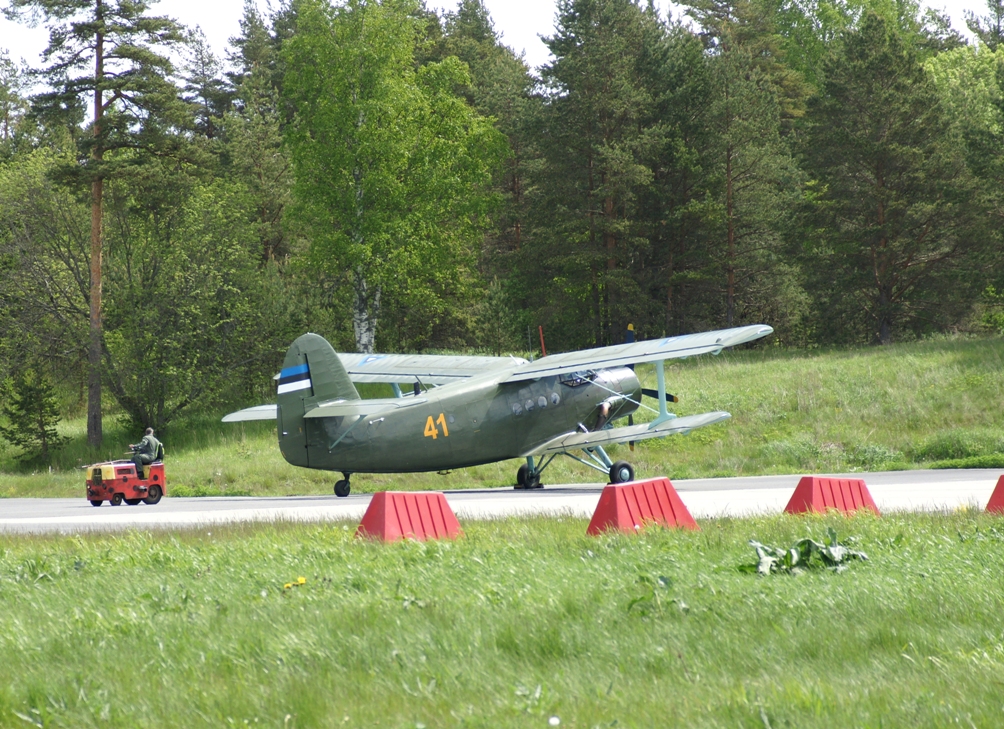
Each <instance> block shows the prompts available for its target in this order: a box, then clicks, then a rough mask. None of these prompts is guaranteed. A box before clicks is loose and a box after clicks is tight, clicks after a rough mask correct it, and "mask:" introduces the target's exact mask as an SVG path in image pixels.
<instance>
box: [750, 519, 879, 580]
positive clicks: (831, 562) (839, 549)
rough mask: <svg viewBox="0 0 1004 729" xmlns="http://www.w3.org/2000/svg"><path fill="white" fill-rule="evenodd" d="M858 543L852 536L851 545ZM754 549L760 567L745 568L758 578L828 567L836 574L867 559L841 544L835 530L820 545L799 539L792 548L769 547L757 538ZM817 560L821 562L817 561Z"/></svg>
mask: <svg viewBox="0 0 1004 729" xmlns="http://www.w3.org/2000/svg"><path fill="white" fill-rule="evenodd" d="M854 541H856V540H855V539H854V537H850V538H849V539H848V540H847V543H853V542H854ZM749 544H750V546H751V547H753V549H755V550H756V556H757V560H758V561H757V564H756V565H749V566H744V567H743V569H744V571H750V572H752V571H754V570H755V571H756V573H757V574H758V575H771V574H788V575H799V574H802V573H803V572H805V571H806V570H810V569H812V568H814V567H824V568H826V569H829V570H833V571H834V572H843V571H844V570H845V569H847V565H848V563H849V562H850V561H851V560H854V559H860V560H867V559H868V555H866V554H865V553H864V552H861V551H858V550H855V549H851V548H849V547H848V546H847V544H846V543H845V544H841V543H840V542H838V541H837V532H836V530H835V529H834V528H833V527H829V528H828V529H827V530H826V541H825V542H817V541H816V540H814V539H810V538H809V537H805V538H804V539H799V540H798V541H797V542H795V543H794V544H793V545H792V546H791V547H789V548H787V549H785V548H781V547H768V546H767V545H765V544H761V543H760V542H758V541H756V540H755V539H751V540H750V543H749ZM813 557H817V558H818V559H815V560H814V559H813Z"/></svg>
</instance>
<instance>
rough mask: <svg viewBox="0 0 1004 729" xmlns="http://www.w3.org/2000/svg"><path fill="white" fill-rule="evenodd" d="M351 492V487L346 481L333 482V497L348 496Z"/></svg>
mask: <svg viewBox="0 0 1004 729" xmlns="http://www.w3.org/2000/svg"><path fill="white" fill-rule="evenodd" d="M351 490H352V487H351V486H350V485H349V482H348V480H347V479H339V480H338V481H335V496H341V497H345V496H348V495H349V492H350V491H351Z"/></svg>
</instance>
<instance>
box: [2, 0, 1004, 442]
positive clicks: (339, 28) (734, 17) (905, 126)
mask: <svg viewBox="0 0 1004 729" xmlns="http://www.w3.org/2000/svg"><path fill="white" fill-rule="evenodd" d="M686 7H687V16H688V18H689V20H690V21H692V22H688V23H681V22H679V19H676V20H673V19H667V18H665V17H660V15H659V14H658V13H657V12H656V11H655V10H654V9H653V8H652V7H651V6H649V5H646V4H644V3H641V2H636V1H634V0H562V1H561V2H559V3H558V13H557V19H556V24H555V33H554V35H553V36H551V37H549V38H547V39H545V43H546V45H547V46H548V48H549V49H550V51H551V54H552V56H553V60H552V61H551V62H550V63H549V64H547V65H545V66H543V67H542V68H541V69H540V71H539V73H538V74H535V73H534V72H532V70H531V69H529V68H528V67H527V65H526V64H525V62H524V60H523V59H522V58H521V57H520V56H517V55H515V54H514V53H513V52H512V50H511V49H509V48H507V47H506V46H505V45H503V44H502V43H501V42H500V39H499V37H498V35H497V33H496V32H495V30H494V28H493V25H492V21H491V18H490V17H489V14H488V13H487V11H486V9H485V8H484V6H483V4H482V3H481V2H480V1H479V0H464V1H463V2H461V3H460V5H459V6H458V9H457V10H456V12H448V13H444V14H439V13H437V12H434V11H431V10H429V9H427V8H426V7H425V6H424V5H423V4H422V2H421V1H420V0H384V1H383V2H376V1H375V0H348V1H346V2H339V3H331V2H328V1H327V0H286V1H284V2H282V3H280V4H279V5H278V6H277V7H276V8H275V9H274V11H272V12H271V14H270V15H267V16H263V15H261V14H259V12H258V10H257V9H256V7H255V5H254V4H253V3H248V4H247V5H246V7H245V11H244V16H243V19H242V21H241V26H240V27H241V32H240V34H239V35H238V36H237V37H235V38H233V39H232V41H231V47H230V50H229V51H228V53H227V57H226V58H225V59H222V60H221V59H218V58H216V57H214V55H213V54H212V52H211V50H210V48H209V46H208V44H207V43H206V41H205V38H204V37H202V36H201V35H200V33H199V32H198V31H197V30H194V31H193V30H190V29H186V28H183V27H180V26H179V25H177V24H176V23H174V22H173V21H170V20H168V19H166V18H164V17H161V16H158V15H157V14H155V13H154V12H153V11H152V10H151V9H150V8H149V7H148V4H147V3H142V2H124V1H118V0H8V1H7V3H6V5H5V6H4V11H5V12H6V13H7V15H8V16H9V17H12V18H16V19H19V20H20V21H22V22H26V23H31V22H34V23H42V24H44V25H46V27H49V28H50V45H49V48H48V49H47V51H46V54H45V58H44V62H43V64H42V65H40V66H39V67H32V68H27V67H21V66H19V65H17V64H15V63H13V62H12V61H11V60H10V59H9V57H7V56H3V57H0V380H2V381H3V382H4V387H3V392H4V395H3V397H4V400H3V411H4V413H5V415H6V419H5V423H6V425H5V426H4V427H6V430H5V431H4V432H3V433H0V435H5V434H13V431H12V427H13V422H14V420H16V417H17V416H18V414H19V413H21V411H23V410H24V409H25V408H28V409H29V410H30V408H31V405H32V403H38V404H39V405H38V407H37V410H38V413H36V414H35V417H36V420H35V421H34V422H35V423H36V426H35V430H36V432H38V431H39V428H41V432H42V434H43V435H42V442H41V445H39V443H38V442H34V443H33V444H32V445H31V447H30V448H28V447H26V450H25V452H26V453H28V452H29V451H32V453H33V457H36V458H38V457H40V458H42V460H44V458H45V457H46V450H47V448H48V447H49V446H51V447H52V448H55V447H57V446H58V445H59V437H58V435H57V434H56V432H55V429H54V428H53V429H52V430H51V436H52V437H53V438H55V440H53V441H52V442H51V443H50V444H48V445H47V444H46V443H45V442H44V441H45V437H46V436H45V432H46V430H45V426H44V425H43V426H39V425H38V424H40V423H43V422H49V423H51V422H53V419H54V418H57V417H58V416H59V415H60V414H62V415H73V414H79V413H81V412H83V411H84V410H85V409H86V411H87V432H88V441H89V443H90V445H91V447H92V448H94V449H97V448H99V447H100V445H101V441H102V432H103V425H102V416H103V414H105V413H107V414H111V415H115V416H122V417H125V418H126V419H127V420H128V421H130V422H131V423H132V424H133V426H135V427H136V428H138V427H144V426H147V425H149V426H153V427H155V428H158V429H164V428H169V427H170V424H171V423H172V421H177V420H178V419H179V418H182V417H184V416H186V415H191V414H193V413H204V412H219V411H222V410H223V409H224V408H229V407H238V406H242V405H245V404H253V403H257V402H264V401H268V400H269V399H270V398H271V397H272V391H271V375H272V374H274V372H275V371H277V369H278V368H279V365H280V363H281V359H282V355H283V352H284V351H285V349H286V348H287V346H288V345H289V343H290V341H292V339H294V338H295V337H296V336H298V335H299V334H301V333H303V332H304V331H308V330H309V331H315V332H318V333H320V334H322V335H324V336H325V337H327V338H328V339H329V340H330V341H331V342H332V344H333V345H334V346H335V348H336V349H339V350H342V351H364V352H372V351H409V352H438V351H443V350H449V351H469V352H480V353H485V354H502V353H506V352H520V353H526V350H528V349H529V350H533V349H535V348H536V347H537V345H538V343H539V340H538V338H537V327H538V326H541V327H543V329H544V331H545V333H546V335H547V346H548V349H549V350H551V351H560V350H566V349H572V348H582V347H590V346H601V345H605V344H611V343H617V342H620V341H623V338H624V332H625V330H626V327H627V325H628V324H629V323H630V324H633V325H634V327H635V329H636V331H637V336H638V337H639V338H642V339H644V338H650V337H655V336H662V335H674V334H682V333H687V332H691V331H700V330H705V329H713V328H719V327H727V326H734V325H741V324H746V323H754V322H765V323H768V324H770V325H771V326H773V327H774V328H775V332H776V334H775V336H774V337H773V338H772V339H771V340H770V341H769V342H768V343H767V344H766V345H763V346H784V347H798V348H807V347H819V346H824V345H846V344H863V343H874V344H878V345H883V344H889V343H892V342H897V341H907V340H912V339H917V338H922V337H925V336H928V335H931V334H934V333H943V332H959V331H962V332H973V333H990V332H994V333H999V332H1000V331H1001V330H1002V329H1004V267H1002V266H1001V263H1002V257H1004V251H1002V248H1004V247H1002V245H1001V235H1002V230H1004V225H1002V223H1004V185H1002V184H1001V183H1002V179H1001V178H1002V176H1004V156H1002V150H1004V48H1002V47H1001V41H1002V40H1004V0H988V3H987V7H986V9H985V14H977V13H973V14H971V15H970V16H969V18H968V25H969V27H970V30H971V31H972V32H973V34H974V35H975V40H974V41H973V42H971V43H969V42H967V41H965V40H964V39H963V37H962V36H961V35H960V34H959V33H958V32H956V31H955V30H954V29H952V28H951V26H950V24H949V22H948V21H947V19H946V18H944V17H941V16H939V15H938V14H937V13H936V12H934V11H931V10H926V11H922V10H921V8H920V7H919V5H917V4H915V3H913V2H911V1H910V0H901V1H898V2H897V1H890V0H864V1H858V0H853V1H846V0H838V1H837V2H798V3H796V2H790V1H788V0H698V1H697V2H693V3H690V4H687V6H686ZM178 58H182V59H184V60H183V62H181V63H177V62H175V61H172V59H178ZM29 89H30V90H32V91H31V92H30V93H29ZM43 411H44V412H43ZM46 413H47V414H46ZM21 414H23V413H21ZM29 414H30V413H29ZM2 425H3V423H0V426H2ZM25 427H28V429H29V430H30V429H31V427H32V426H31V425H28V426H25ZM22 429H23V428H22ZM15 430H16V429H15ZM5 437H7V436H6V435H5ZM36 440H37V439H36ZM12 442H13V441H12ZM32 449H33V450H32Z"/></svg>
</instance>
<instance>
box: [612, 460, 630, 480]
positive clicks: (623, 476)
mask: <svg viewBox="0 0 1004 729" xmlns="http://www.w3.org/2000/svg"><path fill="white" fill-rule="evenodd" d="M633 480H634V468H632V467H631V464H630V463H628V462H627V461H617V463H615V464H614V465H612V466H611V467H610V483H625V482H627V481H633Z"/></svg>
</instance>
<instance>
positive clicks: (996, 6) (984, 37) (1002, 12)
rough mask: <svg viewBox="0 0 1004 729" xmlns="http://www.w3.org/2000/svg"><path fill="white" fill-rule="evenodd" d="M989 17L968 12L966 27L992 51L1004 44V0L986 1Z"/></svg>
mask: <svg viewBox="0 0 1004 729" xmlns="http://www.w3.org/2000/svg"><path fill="white" fill-rule="evenodd" d="M986 3H987V10H989V11H990V13H989V15H984V16H979V15H977V14H976V13H974V12H973V11H972V10H967V11H966V13H965V15H966V25H967V26H968V27H969V30H970V31H972V33H973V35H975V36H976V37H977V38H979V39H980V41H981V42H983V43H984V44H986V46H987V47H988V48H990V50H992V51H996V50H997V48H998V46H1000V45H1001V43H1002V42H1004V0H986Z"/></svg>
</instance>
